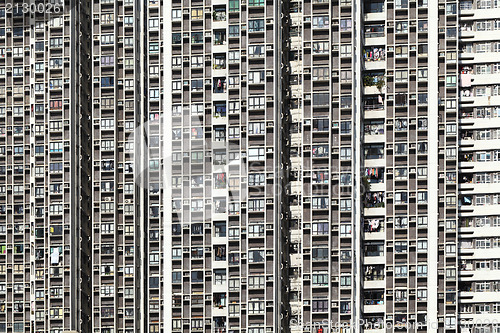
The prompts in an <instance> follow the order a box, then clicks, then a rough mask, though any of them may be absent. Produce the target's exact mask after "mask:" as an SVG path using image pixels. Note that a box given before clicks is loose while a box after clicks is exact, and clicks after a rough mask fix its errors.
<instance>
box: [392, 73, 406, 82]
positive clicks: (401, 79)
mask: <svg viewBox="0 0 500 333" xmlns="http://www.w3.org/2000/svg"><path fill="white" fill-rule="evenodd" d="M394 80H395V81H396V82H407V81H408V71H407V70H400V71H396V72H395V76H394Z"/></svg>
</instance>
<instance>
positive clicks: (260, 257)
mask: <svg viewBox="0 0 500 333" xmlns="http://www.w3.org/2000/svg"><path fill="white" fill-rule="evenodd" d="M248 262H249V263H259V262H264V250H249V251H248Z"/></svg>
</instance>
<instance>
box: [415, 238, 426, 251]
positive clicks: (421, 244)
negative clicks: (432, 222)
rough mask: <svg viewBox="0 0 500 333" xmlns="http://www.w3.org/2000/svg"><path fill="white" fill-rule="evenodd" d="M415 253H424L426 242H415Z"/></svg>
mask: <svg viewBox="0 0 500 333" xmlns="http://www.w3.org/2000/svg"><path fill="white" fill-rule="evenodd" d="M417 251H418V252H426V251H427V241H426V240H419V241H418V242H417Z"/></svg>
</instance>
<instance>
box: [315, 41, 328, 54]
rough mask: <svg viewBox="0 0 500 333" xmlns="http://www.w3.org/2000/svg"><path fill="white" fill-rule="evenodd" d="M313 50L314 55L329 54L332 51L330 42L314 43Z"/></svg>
mask: <svg viewBox="0 0 500 333" xmlns="http://www.w3.org/2000/svg"><path fill="white" fill-rule="evenodd" d="M312 48H313V54H324V53H328V51H329V49H330V48H329V43H328V42H313V45H312Z"/></svg>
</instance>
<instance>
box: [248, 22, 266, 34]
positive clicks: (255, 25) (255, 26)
mask: <svg viewBox="0 0 500 333" xmlns="http://www.w3.org/2000/svg"><path fill="white" fill-rule="evenodd" d="M257 31H264V20H248V32H257Z"/></svg>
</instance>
